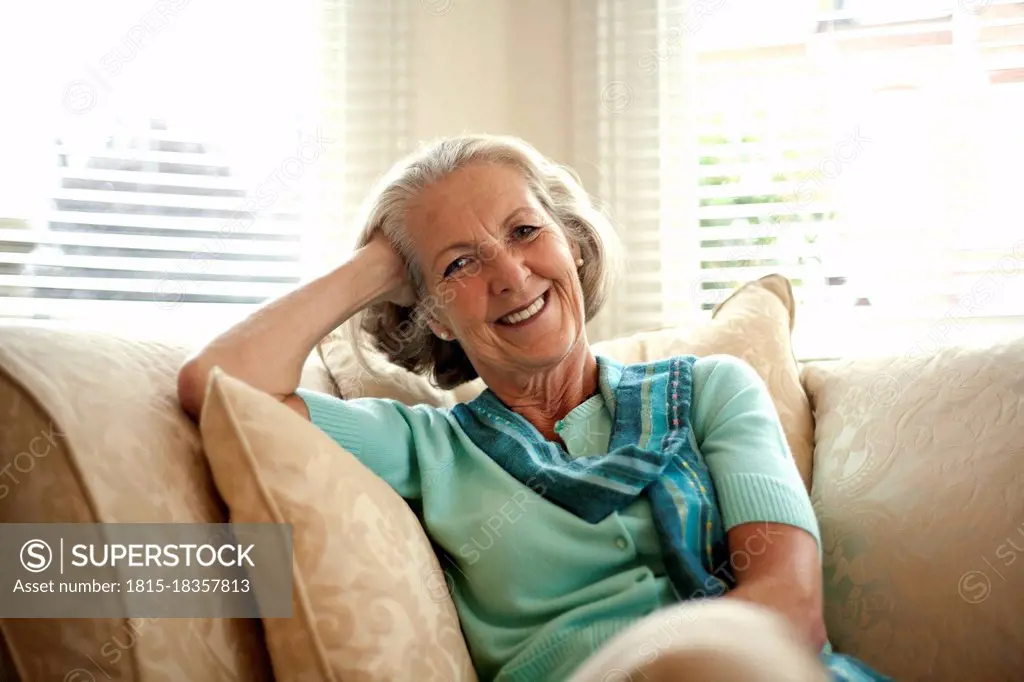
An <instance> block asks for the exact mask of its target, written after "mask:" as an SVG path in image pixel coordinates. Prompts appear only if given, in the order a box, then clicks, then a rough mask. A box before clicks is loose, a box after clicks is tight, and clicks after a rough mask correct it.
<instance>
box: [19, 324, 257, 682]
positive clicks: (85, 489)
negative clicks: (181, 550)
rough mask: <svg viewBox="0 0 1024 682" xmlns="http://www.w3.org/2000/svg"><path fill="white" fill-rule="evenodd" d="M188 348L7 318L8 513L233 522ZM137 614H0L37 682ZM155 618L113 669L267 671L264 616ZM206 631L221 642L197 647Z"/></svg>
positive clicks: (56, 519)
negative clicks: (211, 462) (200, 422)
mask: <svg viewBox="0 0 1024 682" xmlns="http://www.w3.org/2000/svg"><path fill="white" fill-rule="evenodd" d="M187 352H188V349H187V348H185V347H178V346H173V345H168V344H162V343H156V342H152V341H142V340H131V339H128V338H124V337H119V336H113V335H104V334H98V333H88V332H82V331H71V330H61V329H53V328H40V327H29V326H18V325H0V415H2V416H0V523H142V522H150V523H190V522H192V523H223V522H225V521H227V520H228V518H227V510H226V507H225V506H224V504H223V502H222V501H221V498H220V496H219V495H218V493H217V490H216V487H215V485H214V482H213V478H212V476H211V474H210V469H209V466H208V464H207V461H206V457H205V456H204V454H203V451H202V447H201V441H200V437H199V432H198V429H197V427H196V426H195V424H193V423H192V421H191V420H190V419H189V418H188V416H187V415H186V414H185V413H184V412H183V411H182V409H181V407H180V405H179V404H178V399H177V370H178V368H179V367H180V365H181V363H182V362H183V360H184V358H185V356H186V354H187ZM9 550H10V548H6V547H5V548H2V549H0V551H4V552H6V551H9ZM137 626H138V623H136V624H135V625H134V626H133V625H130V624H129V622H128V621H127V620H126V619H116V618H107V619H94V618H70V619H28V618H20V619H9V620H5V619H0V633H2V635H3V638H4V639H5V643H6V645H7V647H8V648H9V649H10V651H11V652H12V654H13V656H12V659H13V661H15V662H16V663H17V665H18V666H19V668H20V670H19V673H20V674H21V677H22V678H23V679H25V680H36V679H40V680H41V679H64V676H65V674H67V673H68V671H70V670H74V669H77V668H81V667H82V662H83V661H87V660H89V659H88V657H90V656H92V657H95V656H97V652H102V651H103V649H102V647H103V646H104V645H105V644H106V645H108V646H109V643H110V642H112V641H117V640H116V638H117V637H121V638H122V639H124V638H125V636H126V633H131V631H132V630H131V628H133V627H137ZM145 628H146V634H145V636H142V637H139V638H138V642H137V643H136V645H135V646H133V647H130V649H129V650H128V651H127V652H126V655H123V656H121V655H120V654H119V655H118V659H117V660H116V661H104V663H105V666H106V667H105V672H106V673H108V674H110V675H112V676H113V677H114V679H119V680H126V681H135V682H148V681H150V680H157V679H183V680H184V679H187V680H196V681H197V682H206V681H207V680H209V681H211V682H212V680H220V679H237V680H266V679H269V675H270V673H269V661H268V660H267V658H266V651H265V648H264V647H263V644H262V640H261V635H260V631H259V628H258V624H257V623H254V622H252V621H249V620H243V619H205V618H170V619H155V620H152V621H149V622H147V623H146V624H145ZM151 633H152V634H151ZM197 636H198V637H200V638H201V639H202V640H203V641H205V642H208V643H210V644H208V645H207V646H206V647H205V648H204V647H197V646H196V638H197ZM15 679H17V678H15Z"/></svg>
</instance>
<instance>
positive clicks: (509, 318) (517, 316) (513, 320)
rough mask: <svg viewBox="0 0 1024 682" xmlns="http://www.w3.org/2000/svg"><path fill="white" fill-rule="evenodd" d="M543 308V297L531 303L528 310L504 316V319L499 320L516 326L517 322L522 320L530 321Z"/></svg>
mask: <svg viewBox="0 0 1024 682" xmlns="http://www.w3.org/2000/svg"><path fill="white" fill-rule="evenodd" d="M543 307H544V297H543V296H541V297H540V298H538V299H537V300H536V301H534V302H533V303H531V304H530V307H529V308H527V309H525V310H520V311H519V312H518V313H512V314H511V315H506V316H505V317H503V318H501V321H502V322H504V323H506V324H517V323H519V322H522V321H523V320H528V319H530V318H531V317H533V316H534V315H536V314H537V313H539V312H540V309H541V308H543Z"/></svg>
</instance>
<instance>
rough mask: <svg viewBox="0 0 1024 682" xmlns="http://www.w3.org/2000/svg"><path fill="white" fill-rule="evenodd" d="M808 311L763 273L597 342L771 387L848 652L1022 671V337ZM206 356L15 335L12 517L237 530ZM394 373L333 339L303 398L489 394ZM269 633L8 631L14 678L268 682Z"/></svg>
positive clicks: (9, 347) (431, 399) (7, 390)
mask: <svg viewBox="0 0 1024 682" xmlns="http://www.w3.org/2000/svg"><path fill="white" fill-rule="evenodd" d="M795 307H796V306H795V303H794V302H793V298H792V291H791V289H790V288H789V284H788V282H786V281H785V280H784V279H783V278H780V277H777V276H775V277H769V278H764V279H763V280H760V281H758V282H755V283H752V284H751V285H747V286H746V287H743V288H742V289H740V290H739V291H737V292H736V293H734V294H733V296H731V297H730V299H729V300H727V301H725V302H724V303H723V304H720V305H719V306H718V307H717V308H716V311H715V319H714V320H712V322H711V323H709V324H707V325H704V326H701V327H697V328H694V327H687V328H680V329H662V330H652V331H648V332H642V333H638V334H635V335H632V336H630V337H624V338H621V339H614V340H608V341H604V342H602V343H599V344H596V349H597V350H598V352H602V353H606V354H608V355H611V356H613V357H616V358H617V359H620V360H622V361H626V362H629V361H638V360H647V359H653V358H657V357H664V356H666V355H671V354H677V353H682V352H693V353H695V354H698V355H702V354H707V353H716V352H725V353H731V354H734V355H737V356H739V357H742V358H744V359H746V360H748V361H749V362H750V363H751V364H752V365H753V366H754V367H755V368H756V369H758V371H759V372H760V373H761V374H762V376H763V377H764V378H765V380H766V382H767V383H768V384H769V386H770V387H771V388H772V392H773V398H774V399H775V400H776V404H777V406H778V407H779V411H780V416H781V417H782V418H783V421H784V426H785V427H786V435H787V439H788V440H789V442H790V445H791V447H792V449H793V454H794V458H795V459H796V460H797V464H798V467H799V468H800V471H801V474H802V475H803V476H804V479H805V482H806V484H807V486H808V489H809V491H810V493H811V497H812V500H813V502H814V505H815V510H816V512H817V514H818V518H819V522H820V525H821V531H822V551H823V579H824V586H825V596H826V622H827V626H828V634H829V639H830V641H831V643H832V645H833V647H834V648H835V649H836V650H837V651H840V652H843V653H848V654H852V655H854V656H857V657H859V658H861V659H862V660H864V661H866V662H867V663H869V664H870V665H872V666H874V667H875V668H876V669H878V670H880V671H882V672H884V673H886V674H888V675H890V676H892V677H894V678H895V679H898V680H950V681H953V680H958V681H959V680H967V679H971V680H991V681H993V682H996V681H998V680H1019V679H1022V675H1024V673H1022V672H1021V671H1022V670H1024V615H1022V614H1024V338H1021V339H1019V340H1016V341H1010V342H1004V343H999V344H992V345H990V346H985V347H961V346H956V345H949V346H947V347H943V348H936V349H933V350H931V351H930V352H921V350H920V348H913V349H907V350H906V352H902V353H898V354H893V355H890V356H885V357H858V358H842V359H835V360H819V361H814V362H806V363H804V362H797V361H796V359H795V358H793V356H792V353H791V350H790V346H789V345H788V343H789V334H790V333H791V332H792V329H793V326H794V324H795V317H796V311H795ZM192 350H193V348H191V347H189V346H186V345H180V344H175V343H167V342H162V341H160V340H159V339H153V338H148V337H146V336H145V335H144V333H143V332H140V333H139V335H137V336H128V335H123V334H118V335H115V334H110V333H104V332H97V331H83V330H78V329H72V328H69V327H68V328H65V327H60V326H49V327H42V326H35V325H27V324H18V323H13V322H8V323H4V324H3V325H0V522H2V523H38V522H48V523H54V522H64V523H98V522H120V523H140V522H174V523H186V522H189V523H223V522H227V521H229V520H230V519H231V517H232V513H231V512H232V510H231V508H229V505H228V504H227V503H226V502H225V498H224V496H223V495H222V494H221V492H222V486H221V485H220V482H218V480H217V479H216V477H215V476H214V475H213V471H212V470H211V466H210V462H209V461H208V460H207V456H206V453H205V452H204V447H203V436H202V435H201V433H200V430H199V429H198V428H197V426H196V425H195V424H193V423H192V422H191V421H190V420H189V419H188V418H187V416H186V415H185V414H184V413H183V412H182V411H181V409H180V407H179V405H178V403H177V397H176V372H177V369H178V368H179V367H180V365H181V364H182V362H183V360H184V359H185V358H186V356H187V355H188V354H189V353H190V352H191V351H192ZM269 360H270V359H268V361H269ZM377 369H378V370H379V371H378V372H376V373H374V372H370V371H369V370H367V368H366V366H365V365H363V364H359V363H356V362H355V361H354V360H353V358H352V355H351V354H350V353H347V351H346V345H345V338H344V336H342V335H340V334H335V335H332V336H331V337H328V338H327V339H325V340H324V342H322V343H321V344H320V345H319V346H318V348H317V349H316V350H315V352H314V353H313V354H311V355H310V357H309V359H308V361H307V363H306V367H305V370H304V372H303V376H302V385H303V386H304V387H306V388H310V389H313V390H318V391H322V392H324V393H329V394H332V395H344V396H346V397H356V396H372V397H393V398H395V399H400V400H403V401H407V402H428V403H433V404H435V405H439V406H444V405H451V404H454V402H456V401H458V400H465V399H468V398H470V397H472V395H474V393H475V392H476V391H479V390H480V386H479V385H475V386H474V385H466V386H464V387H460V388H459V389H456V390H455V391H451V392H447V391H439V390H438V389H436V388H435V387H433V386H431V385H429V383H427V382H425V380H422V379H421V378H417V377H411V376H398V375H399V374H400V373H401V372H400V371H399V370H398V369H397V368H393V367H392V368H388V367H385V366H383V365H382V366H381V367H378V368H377ZM300 537H301V529H299V528H297V529H296V543H299V542H300ZM0 550H2V552H3V553H5V554H8V553H10V552H11V551H12V548H9V547H3V548H0ZM265 634H266V633H265V631H264V627H263V625H262V624H261V622H260V621H259V620H246V619H228V618H220V619H218V618H165V619H154V620H150V621H148V622H145V623H139V622H133V620H132V619H127V618H123V619H116V618H107V619H100V618H88V617H82V618H65V619H25V618H4V619H0V636H2V638H0V682H44V681H45V682H49V681H50V680H63V681H65V682H92V681H93V680H130V681H134V682H156V681H161V682H176V681H179V680H188V681H191V682H207V681H209V682H212V681H214V680H237V681H239V682H242V681H244V682H252V681H257V680H272V679H274V678H275V675H274V670H275V662H274V661H272V660H271V659H272V655H271V653H270V651H269V650H268V648H267V645H266V642H265ZM381 636H382V637H383V635H381ZM111 643H116V645H115V646H111ZM112 651H113V652H114V653H117V654H118V656H117V660H113V659H114V657H113V656H112V655H110V654H111V652H112ZM277 669H278V670H280V668H277ZM278 677H280V675H279V676H278ZM342 678H344V679H353V680H355V679H359V680H369V679H385V678H384V677H380V676H377V677H374V676H372V675H369V674H362V673H358V672H353V673H352V674H351V675H349V676H348V677H345V676H340V677H338V678H337V679H342ZM308 679H319V678H314V677H310V678H308ZM332 679H333V678H332ZM433 679H446V678H445V677H444V675H437V676H434V677H433Z"/></svg>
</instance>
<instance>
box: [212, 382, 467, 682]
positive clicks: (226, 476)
mask: <svg viewBox="0 0 1024 682" xmlns="http://www.w3.org/2000/svg"><path fill="white" fill-rule="evenodd" d="M200 429H201V432H202V436H203V444H204V446H205V449H206V454H207V457H208V458H209V461H210V466H211V468H212V470H213V474H214V478H215V480H216V482H217V487H218V488H219V489H220V492H221V495H222V496H223V497H224V499H225V501H226V502H227V504H228V506H229V507H230V509H231V519H232V521H234V522H239V523H246V522H252V523H270V522H273V523H291V524H292V526H293V542H294V554H295V558H294V589H293V607H294V615H293V617H292V618H268V619H265V620H264V630H265V636H266V640H267V646H268V648H269V650H270V656H271V660H272V662H273V667H274V674H275V676H276V678H277V680H278V682H321V681H323V682H326V681H328V680H329V681H331V682H335V681H340V680H361V681H363V682H371V681H373V680H381V681H384V680H423V681H424V682H429V681H430V680H436V681H438V682H441V681H442V680H443V681H445V682H449V681H450V682H459V681H461V680H466V681H472V680H475V679H476V676H475V672H474V670H473V666H472V661H471V660H470V658H469V652H468V650H467V649H466V644H465V641H464V639H463V636H462V631H461V630H460V628H459V621H458V616H457V615H456V612H455V607H454V604H453V603H452V601H451V598H450V596H449V594H448V591H447V585H446V582H445V579H444V577H443V574H442V572H441V567H440V565H439V564H438V562H437V559H436V557H435V555H434V552H433V550H432V548H431V545H430V542H429V540H428V539H427V536H426V534H425V533H424V532H423V530H422V528H421V526H420V524H419V521H418V520H417V519H416V516H415V515H414V514H413V512H412V511H411V510H410V509H409V507H408V506H407V505H406V503H405V502H404V501H403V500H402V499H401V498H400V497H399V496H398V495H397V494H396V493H395V492H394V491H392V490H391V488H389V487H388V486H387V484H386V483H384V482H383V481H382V480H381V479H379V478H377V477H376V476H375V475H374V474H373V473H372V472H371V471H370V470H369V469H367V468H366V467H364V466H363V465H362V464H361V463H360V462H359V461H358V460H357V459H356V458H355V457H353V456H352V455H351V454H349V453H348V452H346V451H345V450H343V449H342V448H341V447H340V446H339V445H337V444H336V443H335V442H334V441H333V440H332V439H331V438H330V437H328V436H327V435H325V434H324V433H323V432H322V431H320V430H319V429H317V428H316V427H315V426H313V425H312V424H311V423H310V422H308V421H306V420H305V419H303V418H302V417H300V416H299V415H297V414H295V413H294V412H293V411H292V410H290V409H289V408H288V407H286V406H285V405H283V404H281V403H280V402H278V401H276V400H275V399H274V398H272V397H270V396H268V395H266V394H264V393H262V392H260V391H257V390H255V389H253V388H251V387H250V386H248V385H246V384H244V383H243V382H241V381H239V380H237V379H234V378H232V377H230V376H228V375H226V374H224V373H223V372H221V371H220V370H219V369H216V370H215V371H214V372H213V374H212V376H211V379H210V383H209V385H208V390H207V397H206V402H205V405H204V408H203V414H202V418H201V420H200Z"/></svg>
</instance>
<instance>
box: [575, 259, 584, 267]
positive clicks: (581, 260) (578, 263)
mask: <svg viewBox="0 0 1024 682" xmlns="http://www.w3.org/2000/svg"><path fill="white" fill-rule="evenodd" d="M576 267H578V268H579V267H583V259H582V258H577V259H576Z"/></svg>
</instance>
